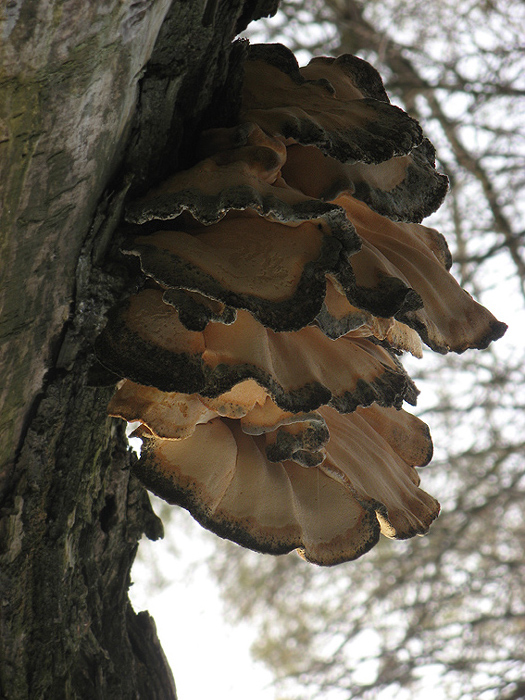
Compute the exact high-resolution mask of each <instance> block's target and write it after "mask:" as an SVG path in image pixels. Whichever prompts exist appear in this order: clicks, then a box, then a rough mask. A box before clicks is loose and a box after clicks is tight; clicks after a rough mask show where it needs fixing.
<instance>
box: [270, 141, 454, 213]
mask: <svg viewBox="0 0 525 700" xmlns="http://www.w3.org/2000/svg"><path fill="white" fill-rule="evenodd" d="M434 156H435V153H434V148H433V146H432V145H431V143H430V142H429V141H428V139H425V140H424V141H423V143H422V144H421V145H420V146H418V147H416V148H414V149H413V150H412V152H411V153H410V154H409V155H405V156H397V157H395V158H391V159H390V160H387V161H384V162H383V163H378V164H367V163H354V164H348V163H347V164H345V163H341V162H339V161H338V160H336V159H335V158H330V157H329V156H326V155H324V154H323V153H322V152H321V151H320V150H319V149H318V148H316V147H315V146H300V145H299V144H292V145H291V146H289V147H288V149H287V158H286V163H285V164H284V165H283V168H282V174H283V177H284V179H285V180H286V182H287V183H288V184H289V185H290V186H291V187H293V188H295V189H298V190H301V191H302V192H304V193H305V194H307V195H309V196H310V197H316V198H318V199H321V200H322V201H330V200H333V199H335V198H336V197H337V196H338V195H339V194H341V193H343V192H344V193H346V194H351V195H353V196H354V197H356V199H360V200H361V201H363V202H365V203H366V204H368V206H369V207H370V208H371V209H372V210H374V211H375V212H377V213H378V214H382V215H383V216H387V217H388V218H390V219H392V220H394V221H408V222H417V223H419V222H420V221H421V220H422V219H423V218H425V217H426V216H429V215H430V214H432V213H433V212H434V211H435V210H436V209H437V208H438V207H439V206H440V204H441V202H442V201H443V198H444V196H445V194H446V192H447V189H448V178H447V177H446V176H445V175H442V174H441V173H438V172H437V171H436V170H435V167H434V166H435V160H434Z"/></svg>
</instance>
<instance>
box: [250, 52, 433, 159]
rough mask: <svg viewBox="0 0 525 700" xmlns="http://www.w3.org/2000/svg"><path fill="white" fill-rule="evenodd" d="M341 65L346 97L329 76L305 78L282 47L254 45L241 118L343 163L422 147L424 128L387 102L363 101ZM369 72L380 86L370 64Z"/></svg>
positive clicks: (293, 59)
mask: <svg viewBox="0 0 525 700" xmlns="http://www.w3.org/2000/svg"><path fill="white" fill-rule="evenodd" d="M340 65H342V64H340ZM340 65H339V68H338V76H339V79H340V81H341V82H342V83H344V84H345V90H344V91H343V90H341V89H340V90H339V93H341V94H344V97H339V94H338V90H337V88H334V86H333V85H332V83H331V82H330V81H329V80H327V79H326V78H317V79H315V80H307V79H305V78H304V77H303V75H302V74H301V72H300V71H299V66H298V65H297V61H296V60H295V57H294V56H293V54H292V53H291V52H290V51H289V50H288V49H286V48H285V47H284V46H282V45H280V44H266V45H264V44H259V45H255V46H252V47H251V48H250V52H249V54H248V60H247V61H246V63H245V79H244V88H243V100H242V109H241V119H243V120H244V121H248V122H255V123H256V124H258V125H259V126H260V127H261V128H262V129H263V130H264V131H265V132H266V133H268V134H271V135H273V136H281V137H282V138H284V139H288V140H291V141H292V142H296V143H300V144H303V145H313V146H317V147H318V148H319V149H321V151H323V153H326V154H327V155H330V156H332V157H333V158H336V159H337V160H340V161H341V162H343V163H348V162H358V161H359V162H364V163H381V162H383V161H385V160H389V159H390V158H393V157H394V156H400V155H406V154H407V153H410V151H411V150H412V149H413V148H414V147H415V146H417V145H419V144H420V143H421V141H422V138H423V137H422V132H421V127H420V126H419V124H418V123H417V122H416V121H415V120H414V119H412V118H411V117H409V116H408V115H407V114H406V112H403V110H401V109H399V108H398V107H394V106H393V105H390V104H388V102H387V101H384V99H375V98H373V97H363V93H362V92H361V90H360V89H359V88H358V87H357V86H356V84H355V81H354V79H353V78H352V76H351V75H349V74H348V73H347V72H345V71H344V70H342V69H341V68H340ZM336 70H337V69H336ZM367 71H368V72H370V71H373V72H374V73H375V75H376V78H375V81H376V82H377V81H379V83H380V82H381V79H380V77H379V75H378V74H377V73H376V72H375V71H374V69H373V68H371V66H369V67H368V68H367ZM350 95H352V97H350Z"/></svg>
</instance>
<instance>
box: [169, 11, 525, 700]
mask: <svg viewBox="0 0 525 700" xmlns="http://www.w3.org/2000/svg"><path fill="white" fill-rule="evenodd" d="M524 26H525V5H524V4H523V3H522V1H521V0H485V1H483V2H480V1H479V0H469V1H466V0H463V1H462V2H458V0H439V2H438V0H411V2H410V3H409V2H407V1H406V0H381V1H380V2H379V1H375V0H368V2H366V3H362V2H358V1H357V0H284V2H282V3H281V9H280V11H279V13H278V14H277V15H276V17H274V18H273V19H271V20H268V21H264V22H259V23H257V24H256V25H252V27H254V29H252V31H251V35H250V39H251V41H252V42H259V41H264V42H272V41H275V42H281V43H283V44H285V45H286V46H288V47H289V48H290V49H292V50H293V51H294V52H295V53H296V55H297V56H298V59H299V62H300V64H302V65H304V63H306V62H308V60H309V58H310V57H311V56H312V55H323V54H325V55H326V54H328V55H338V54H341V53H353V54H357V55H359V56H361V57H362V58H365V59H366V60H368V61H370V62H371V63H372V64H373V65H374V66H375V67H376V68H377V69H378V70H379V72H380V73H381V75H382V76H383V79H384V82H385V86H386V88H387V91H388V93H389V94H390V96H391V99H392V101H393V102H394V104H398V105H399V106H401V107H403V108H404V109H406V110H407V111H408V112H409V113H410V114H412V115H413V116H415V117H416V118H418V119H419V120H420V122H421V123H422V125H423V127H424V130H425V132H426V135H427V136H428V137H429V138H430V139H431V140H432V142H433V143H434V145H435V147H436V149H437V157H438V167H439V169H440V170H442V171H444V172H446V173H447V175H448V176H449V178H450V181H451V188H450V192H449V194H448V196H447V199H446V201H445V204H444V205H443V206H442V208H441V209H440V210H439V212H437V213H436V214H435V215H433V216H432V217H431V218H429V219H427V220H426V221H425V224H427V225H431V226H435V227H436V228H438V229H439V230H440V231H441V232H442V233H444V234H445V236H446V237H447V240H448V243H449V245H450V248H451V250H452V253H453V256H454V260H455V266H454V268H453V272H454V274H455V276H456V277H457V278H458V279H459V280H460V282H461V284H462V285H463V286H464V287H465V288H466V289H467V290H469V291H470V292H471V293H472V294H473V295H475V296H476V298H478V300H480V301H481V302H482V303H484V304H485V305H487V306H488V307H489V308H490V309H491V311H493V312H494V313H495V314H496V315H498V316H499V318H500V320H503V321H505V322H507V323H508V324H509V326H510V328H509V331H508V332H507V335H506V336H505V337H504V338H503V340H500V341H499V342H498V343H496V344H495V345H494V347H491V348H489V349H488V350H485V351H483V352H478V351H469V352H467V353H466V354H465V355H463V356H453V355H447V356H446V357H440V356H433V354H432V353H430V352H428V353H425V356H424V358H423V360H422V361H413V360H411V359H410V358H409V359H407V360H406V362H407V363H410V365H411V366H410V368H409V370H410V373H411V375H412V376H414V377H415V378H416V381H417V383H418V385H419V387H420V388H421V389H422V394H421V400H420V405H419V407H418V414H419V415H421V416H422V417H423V418H424V420H426V422H427V423H429V425H430V427H431V430H432V433H433V436H434V442H435V446H436V449H435V458H434V460H433V462H432V464H431V466H430V468H429V469H428V470H426V471H424V472H423V474H422V476H423V488H424V489H425V490H427V491H429V492H430V493H432V494H434V495H435V496H437V497H438V498H439V500H440V501H441V503H442V508H443V510H442V514H441V515H440V517H439V519H438V521H437V522H436V523H435V524H434V525H433V526H432V528H431V531H430V534H429V535H428V536H427V537H425V538H416V539H413V540H409V541H406V542H392V541H389V540H386V539H383V540H382V542H381V543H380V544H379V545H378V546H377V547H376V548H374V549H373V550H372V551H371V552H370V553H368V554H367V555H366V556H364V557H363V558H362V559H360V560H358V561H356V562H350V563H348V564H344V565H340V566H338V567H336V568H334V569H320V568H316V567H314V566H312V565H309V564H306V563H305V562H304V561H302V560H301V559H300V558H299V557H298V556H296V555H295V554H291V555H288V556H284V557H277V558H274V557H269V556H265V555H258V554H255V553H253V552H250V551H247V550H244V549H242V548H240V547H237V546H236V545H233V544H231V543H229V542H225V541H221V540H219V539H218V538H215V537H213V538H212V536H209V539H210V540H213V542H214V551H213V554H212V555H211V556H210V558H209V560H208V562H207V565H208V567H209V569H210V571H211V572H212V573H213V575H214V576H215V578H216V580H217V581H218V584H219V586H220V588H221V590H222V593H223V596H224V599H225V602H226V605H227V609H228V615H229V617H230V619H231V618H235V619H237V620H249V621H250V622H251V623H252V624H254V625H255V626H256V628H257V630H258V641H257V643H256V644H255V646H254V649H253V652H254V655H255V657H256V658H258V659H260V660H262V661H263V662H264V663H265V664H266V665H267V666H268V667H269V668H270V669H271V670H272V672H273V674H274V676H275V679H276V681H275V682H276V688H277V692H278V697H279V698H281V699H284V698H287V699H291V698H300V699H301V700H307V698H323V700H332V698H333V699H334V700H338V699H339V698H341V699H350V698H368V699H372V698H373V699H374V700H375V699H378V700H383V699H386V700H414V699H416V700H417V699H419V698H428V697H432V699H433V700H459V699H460V698H461V700H474V699H475V700H492V699H498V700H518V699H520V698H525V644H524V643H523V639H524V638H525V596H524V581H525V561H524V560H525V556H524V555H525V551H524V550H525V516H524V513H523V506H522V504H523V502H524V495H525V494H524V492H525V412H524V407H525V349H524V343H523V328H524V327H525V251H524V243H525V211H524V208H525V196H524V194H525V193H524V192H523V190H524V184H525V168H524V166H525V123H524V120H523V116H522V115H523V111H524V97H525V45H524V43H523V27H524ZM163 515H164V513H163ZM179 521H180V518H177V525H178V524H179ZM207 534H208V533H205V532H203V534H202V537H206V535H207ZM196 536H198V535H196Z"/></svg>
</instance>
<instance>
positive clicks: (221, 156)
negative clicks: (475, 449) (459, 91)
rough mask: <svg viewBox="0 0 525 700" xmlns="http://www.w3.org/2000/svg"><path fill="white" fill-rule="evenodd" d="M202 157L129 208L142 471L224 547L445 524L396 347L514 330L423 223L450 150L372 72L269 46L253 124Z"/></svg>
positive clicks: (366, 544) (110, 349) (254, 75)
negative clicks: (138, 280) (422, 480)
mask: <svg viewBox="0 0 525 700" xmlns="http://www.w3.org/2000/svg"><path fill="white" fill-rule="evenodd" d="M199 149H200V150H199V154H200V161H199V162H198V163H197V165H195V166H194V167H193V168H191V169H190V170H187V171H185V172H180V173H177V174H175V175H173V177H171V178H170V179H169V180H168V181H166V182H164V183H163V184H162V185H161V186H160V187H158V188H157V189H155V190H152V191H151V192H149V193H148V194H147V196H145V197H144V198H143V199H141V200H139V201H136V202H134V203H132V204H131V205H130V206H129V208H128V210H127V220H128V221H129V222H131V223H133V224H135V225H136V228H140V225H143V224H145V226H143V231H140V234H141V235H137V236H134V237H133V238H132V239H131V240H129V242H128V243H127V245H126V246H125V250H124V252H126V253H127V254H129V255H133V256H138V258H139V259H140V265H141V268H142V271H143V273H144V275H145V284H144V288H143V289H142V290H141V291H140V292H138V293H137V294H135V295H134V296H132V297H131V298H129V299H127V300H125V301H123V302H122V303H121V304H120V305H119V306H118V307H116V308H115V309H114V310H113V311H112V313H111V314H110V318H109V321H108V325H107V327H106V329H105V330H104V332H103V333H102V335H101V336H100V337H99V339H98V341H97V353H98V356H99V358H100V360H101V361H102V362H103V363H104V364H105V365H106V366H107V367H108V368H109V369H110V370H112V371H113V372H114V373H116V374H117V375H119V376H120V377H122V380H121V382H120V384H119V385H118V389H117V392H116V394H115V395H114V397H113V399H112V401H111V403H110V406H109V412H110V414H111V415H114V416H119V417H122V418H124V419H126V420H127V421H130V422H133V421H139V423H140V427H139V428H138V429H137V431H136V434H137V435H138V436H140V437H141V438H143V449H142V454H141V458H140V460H139V462H138V465H137V467H136V471H137V474H138V475H139V477H140V478H141V479H142V480H143V482H144V483H145V485H146V486H147V487H148V488H150V489H151V490H152V491H154V492H155V493H157V494H158V495H159V496H161V497H162V498H164V499H166V500H167V501H169V502H170V503H174V504H179V505H181V506H183V507H185V508H187V509H188V510H189V511H190V512H191V513H192V514H193V516H194V517H195V518H196V519H197V520H199V522H201V523H202V524H203V525H204V526H205V527H207V528H209V529H210V530H213V531H214V532H216V533H218V534H219V535H221V536H223V537H227V538H229V539H232V540H234V541H236V542H238V543H240V544H242V545H245V546H247V547H251V548H253V549H256V550H258V551H262V552H270V553H274V554H279V553H284V552H288V551H290V550H292V549H298V550H299V551H300V552H301V553H302V554H303V556H304V557H305V558H306V559H308V560H309V561H312V562H316V563H318V564H325V565H329V564H336V563H338V562H342V561H347V560H350V559H354V558H356V557H358V556H359V555H361V554H363V553H364V552H366V551H367V550H368V549H370V548H371V547H372V546H373V545H374V544H375V543H376V542H377V540H378V538H379V534H380V532H382V533H384V534H385V535H387V536H388V537H395V538H406V537H411V536H413V535H415V534H422V533H424V532H426V531H427V529H428V528H429V526H430V524H431V523H432V521H433V520H434V518H435V517H436V516H437V514H438V511H439V505H438V503H437V501H435V500H434V499H433V498H432V497H431V496H429V495H428V494H426V493H425V492H424V491H422V490H420V489H419V488H418V484H419V476H418V474H417V472H416V469H415V467H418V466H424V465H426V464H427V463H428V462H429V460H430V458H431V454H432V443H431V439H430V435H429V432H428V429H427V426H426V425H425V424H424V423H423V422H422V421H420V420H419V419H418V418H416V417H414V416H412V415H410V414H409V413H407V412H405V411H404V410H403V409H402V404H403V403H404V402H405V401H406V402H408V403H410V404H414V403H415V400H416V395H417V390H416V388H415V387H414V385H413V383H412V381H411V380H410V378H409V377H408V376H407V374H406V372H405V371H404V369H403V367H402V366H401V364H400V362H399V359H398V356H399V355H400V354H401V353H402V352H404V351H408V352H411V353H413V354H415V355H420V354H421V341H423V342H424V343H426V344H427V345H429V346H430V347H431V348H432V349H433V350H436V351H438V352H443V353H444V352H448V351H449V350H452V351H455V352H463V351H464V350H466V349H467V348H483V347H486V346H487V345H488V343H489V342H490V341H491V340H494V339H496V338H498V337H500V336H501V335H502V334H503V332H504V330H505V326H504V324H502V323H499V322H498V321H496V319H495V318H494V317H493V316H492V315H491V314H490V313H489V312H488V311H487V310H486V309H484V308H483V307H482V306H480V305H479V304H477V303H476V302H475V301H474V300H473V299H472V298H471V297H470V296H469V295H468V294H467V293H466V292H465V291H464V290H462V289H461V287H460V286H459V285H458V284H457V282H456V281H455V280H454V278H453V277H452V276H451V275H450V273H449V272H448V269H449V267H450V264H451V261H450V255H449V252H448V249H447V245H446V243H445V240H444V239H443V237H442V236H441V235H440V234H438V233H437V232H436V231H434V230H432V229H430V228H427V227H425V226H422V225H420V224H419V223H418V222H419V221H421V219H422V218H423V217H424V216H426V215H428V214H430V213H431V212H432V211H433V210H434V209H436V208H437V207H438V206H439V204H440V202H441V200H442V198H443V196H444V194H445V190H446V178H445V177H444V176H443V175H440V174H439V173H437V172H436V171H435V168H434V152H433V149H432V146H431V145H430V144H429V142H428V141H426V140H425V139H423V136H422V134H421V129H420V127H419V125H418V124H417V122H415V121H414V120H413V119H411V118H410V117H409V116H408V115H407V114H405V113H404V112H403V111H402V110H400V109H398V108H397V107H394V106H392V105H390V103H389V101H388V98H387V96H386V94H385V92H384V89H383V86H382V83H381V80H380V78H379V76H378V74H377V73H376V71H375V70H374V69H373V68H371V67H370V66H369V65H368V64H367V63H365V62H364V61H361V60H359V59H357V58H355V57H352V56H342V57H340V58H338V59H331V58H316V59H313V60H312V61H311V62H310V64H309V65H308V66H307V67H306V68H302V69H299V68H298V66H297V63H296V62H295V59H294V58H293V55H292V54H291V53H290V52H289V51H288V50H287V49H285V48H284V47H282V46H280V45H268V46H254V47H252V48H251V52H250V53H249V56H248V60H247V62H246V73H245V81H244V90H243V99H242V108H241V112H240V117H239V124H238V126H236V127H232V128H228V129H226V128H225V129H216V130H212V131H209V132H207V133H205V134H203V136H202V140H201V143H200V146H199ZM163 221H164V222H168V221H169V223H165V224H162V222H163ZM151 231H153V233H152V232H151Z"/></svg>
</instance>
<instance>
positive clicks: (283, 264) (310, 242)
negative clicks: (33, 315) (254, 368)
mask: <svg viewBox="0 0 525 700" xmlns="http://www.w3.org/2000/svg"><path fill="white" fill-rule="evenodd" d="M123 251H124V252H125V253H127V254H129V255H137V256H138V257H139V258H140V264H141V268H142V270H143V271H144V272H145V274H146V275H148V277H151V278H152V279H154V280H155V281H156V282H158V283H159V284H161V285H162V286H164V287H168V288H173V289H186V290H189V291H195V292H199V293H201V294H203V295H205V296H207V297H210V298H211V299H215V300H217V301H220V302H222V303H224V304H226V305H227V306H232V307H235V308H237V309H247V310H248V311H250V312H251V313H252V314H253V315H254V316H255V317H256V318H257V319H258V320H260V321H261V323H263V324H264V325H265V326H267V327H268V328H271V329H272V330H275V331H293V330H298V329H300V328H302V327H304V326H305V325H307V324H308V323H311V322H312V321H313V319H314V318H315V316H316V315H317V314H318V313H319V311H320V310H321V307H322V304H323V300H324V297H325V294H326V275H327V273H332V274H333V275H336V276H337V275H339V270H340V269H341V268H342V267H343V266H344V264H345V260H346V255H347V252H346V250H345V248H344V247H343V245H342V244H341V242H340V241H339V240H338V239H337V238H335V237H334V236H332V235H331V231H330V229H329V227H328V226H327V225H326V223H325V222H324V221H323V220H315V221H314V222H311V221H305V222H302V223H300V224H298V225H297V226H286V225H285V224H279V223H276V222H273V221H268V220H266V219H264V218H262V217H259V216H256V215H255V214H250V213H249V212H240V213H237V212H235V217H231V216H230V215H228V216H226V217H225V218H223V219H222V220H221V221H219V222H218V223H216V224H213V225H211V226H207V227H204V228H203V229H202V232H199V233H198V234H197V235H191V234H188V233H185V232H184V231H177V232H173V231H160V232H157V233H155V234H152V235H151V236H140V237H137V238H135V240H134V242H133V243H130V244H128V247H123Z"/></svg>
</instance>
